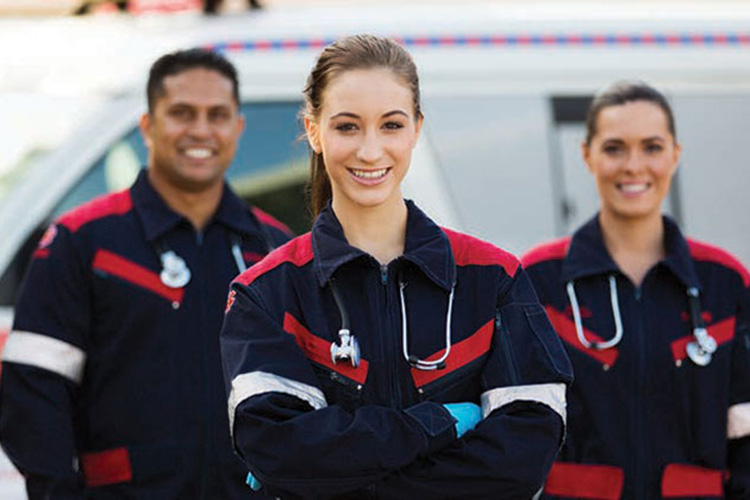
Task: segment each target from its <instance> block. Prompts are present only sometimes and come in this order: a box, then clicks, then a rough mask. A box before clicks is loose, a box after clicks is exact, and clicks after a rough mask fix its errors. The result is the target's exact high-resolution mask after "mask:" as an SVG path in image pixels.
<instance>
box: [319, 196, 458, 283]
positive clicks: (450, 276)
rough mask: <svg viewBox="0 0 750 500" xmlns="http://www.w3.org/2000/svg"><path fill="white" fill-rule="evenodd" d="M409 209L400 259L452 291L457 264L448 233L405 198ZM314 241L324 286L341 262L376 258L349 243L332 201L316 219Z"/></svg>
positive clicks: (320, 281)
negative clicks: (404, 241) (403, 246)
mask: <svg viewBox="0 0 750 500" xmlns="http://www.w3.org/2000/svg"><path fill="white" fill-rule="evenodd" d="M406 208H407V210H408V214H407V220H406V244H405V248H404V254H403V255H402V256H400V257H399V258H398V260H404V261H408V262H411V263H413V264H414V265H415V266H416V267H417V268H419V269H420V270H421V271H422V272H423V273H424V274H425V276H427V277H428V278H429V279H430V280H431V281H433V282H434V283H435V284H436V285H437V286H439V287H441V288H443V289H444V290H447V291H449V290H450V289H451V288H452V286H453V284H454V281H455V277H456V266H455V263H454V261H453V252H452V250H451V246H450V241H449V240H448V236H447V235H446V234H445V233H444V232H443V230H442V229H440V227H439V226H438V225H437V224H435V223H434V222H433V221H432V220H431V219H430V218H429V217H427V215H425V213H424V212H422V211H421V210H420V209H419V208H417V206H416V205H415V204H414V203H413V202H412V201H410V200H406ZM312 244H313V253H314V255H315V260H314V268H315V273H316V276H317V278H318V284H319V285H320V286H321V287H322V286H325V285H326V283H328V281H330V279H331V276H333V274H334V273H335V272H336V270H337V269H338V268H340V267H341V266H342V265H344V264H346V263H348V262H351V261H353V260H355V259H358V258H369V259H373V258H372V257H371V256H370V255H369V254H367V253H366V252H364V251H362V250H360V249H358V248H355V247H353V246H351V245H349V243H348V242H347V241H346V237H345V236H344V230H343V228H342V227H341V224H340V223H339V220H338V219H337V218H336V214H335V213H334V212H333V208H332V207H331V204H330V203H329V204H328V206H327V207H326V208H325V209H323V211H322V212H321V213H320V215H318V218H317V219H316V220H315V224H314V225H313V229H312ZM373 260H374V259H373Z"/></svg>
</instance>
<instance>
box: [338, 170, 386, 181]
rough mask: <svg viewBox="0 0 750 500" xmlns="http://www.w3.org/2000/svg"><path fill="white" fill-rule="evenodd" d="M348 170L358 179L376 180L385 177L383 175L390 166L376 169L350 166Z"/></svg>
mask: <svg viewBox="0 0 750 500" xmlns="http://www.w3.org/2000/svg"><path fill="white" fill-rule="evenodd" d="M348 170H349V172H351V173H352V175H354V177H357V178H359V179H366V180H377V179H382V178H383V177H385V175H386V174H387V173H388V171H389V170H390V167H386V168H379V169H377V170H360V169H356V168H350V169H348Z"/></svg>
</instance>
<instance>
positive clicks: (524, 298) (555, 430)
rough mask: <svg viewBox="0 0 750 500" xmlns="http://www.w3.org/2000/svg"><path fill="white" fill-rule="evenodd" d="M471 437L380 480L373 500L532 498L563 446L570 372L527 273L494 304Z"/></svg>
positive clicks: (520, 273)
mask: <svg viewBox="0 0 750 500" xmlns="http://www.w3.org/2000/svg"><path fill="white" fill-rule="evenodd" d="M497 307H498V308H497V316H496V322H495V334H494V337H493V341H492V346H491V352H490V356H489V358H488V360H487V362H486V365H485V367H484V371H483V376H482V380H483V388H482V389H483V391H484V392H483V394H482V398H481V402H482V411H483V415H484V419H483V420H482V421H481V422H480V423H479V424H477V426H476V427H475V429H474V430H473V431H469V432H467V433H466V435H465V436H464V437H463V438H462V439H460V440H458V441H456V442H455V443H453V444H451V445H450V446H448V447H446V448H444V449H442V450H440V451H437V452H435V453H432V454H430V455H429V457H426V458H419V459H418V460H417V461H416V462H415V463H414V464H411V465H409V466H408V467H405V468H403V469H401V470H399V471H397V472H395V473H393V474H391V475H390V476H388V477H386V478H384V479H383V481H382V482H381V484H379V485H378V497H380V498H396V497H407V496H408V497H414V498H419V497H424V498H459V497H460V498H514V499H516V498H527V499H528V498H531V497H532V496H533V495H534V494H535V493H537V492H538V491H539V490H540V489H541V488H542V485H543V483H544V481H545V479H546V477H547V474H548V473H549V470H550V468H551V467H552V463H553V461H554V459H555V457H556V455H557V452H558V450H559V448H560V446H561V444H562V439H563V436H564V426H565V391H566V387H567V385H568V384H570V383H571V382H572V378H573V375H572V368H571V365H570V361H569V360H568V357H567V355H566V354H565V351H564V349H563V347H562V345H561V344H560V341H559V340H558V337H557V335H556V334H555V332H554V330H553V329H552V326H551V325H550V323H549V321H548V319H547V316H546V314H545V312H544V310H543V309H542V307H541V306H540V304H539V302H538V300H537V297H536V294H535V292H534V290H533V287H532V285H531V282H530V281H529V279H528V277H527V275H526V273H525V272H524V271H523V270H522V269H521V268H520V266H519V268H518V270H517V272H516V275H515V277H514V278H513V279H512V280H511V281H510V282H509V283H508V284H507V286H505V287H504V291H502V292H501V294H500V297H499V299H498V306H497Z"/></svg>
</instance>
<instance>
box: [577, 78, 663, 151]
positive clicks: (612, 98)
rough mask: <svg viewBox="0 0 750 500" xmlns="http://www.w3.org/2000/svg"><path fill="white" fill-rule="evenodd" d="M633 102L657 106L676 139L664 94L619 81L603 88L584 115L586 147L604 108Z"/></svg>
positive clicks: (640, 83) (642, 85)
mask: <svg viewBox="0 0 750 500" xmlns="http://www.w3.org/2000/svg"><path fill="white" fill-rule="evenodd" d="M635 101H646V102H650V103H653V104H655V105H657V106H659V107H660V108H661V110H662V111H664V114H665V115H666V117H667V128H668V129H669V132H670V133H671V134H672V137H674V138H675V139H677V133H676V130H675V125H674V115H673V114H672V107H671V106H670V105H669V102H668V101H667V98H666V97H664V94H662V93H661V92H659V91H658V90H656V89H655V88H653V87H651V86H650V85H648V84H646V83H644V82H629V81H619V82H615V83H613V84H612V85H610V86H609V87H607V88H605V89H604V90H603V91H601V92H600V93H598V94H597V95H596V96H595V97H594V100H593V101H591V105H590V106H589V110H588V113H587V114H586V145H587V146H588V145H590V144H591V140H592V139H593V138H594V136H595V135H596V132H597V129H596V127H597V121H598V120H599V114H600V113H601V111H602V110H603V109H604V108H608V107H610V106H621V105H623V104H627V103H629V102H635Z"/></svg>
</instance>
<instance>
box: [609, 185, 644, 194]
mask: <svg viewBox="0 0 750 500" xmlns="http://www.w3.org/2000/svg"><path fill="white" fill-rule="evenodd" d="M650 187H651V184H650V183H648V182H642V183H639V184H617V189H619V190H620V191H622V192H623V193H625V194H640V193H643V192H645V191H646V190H648V188H650Z"/></svg>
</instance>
